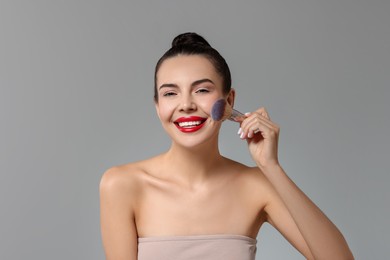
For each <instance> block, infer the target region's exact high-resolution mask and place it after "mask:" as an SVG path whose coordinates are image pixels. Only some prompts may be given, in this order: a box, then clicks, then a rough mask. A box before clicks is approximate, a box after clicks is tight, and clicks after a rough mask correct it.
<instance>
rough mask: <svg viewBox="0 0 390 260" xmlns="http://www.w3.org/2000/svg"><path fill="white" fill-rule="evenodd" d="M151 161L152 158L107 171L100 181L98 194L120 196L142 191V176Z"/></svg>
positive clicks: (114, 167) (145, 173)
mask: <svg viewBox="0 0 390 260" xmlns="http://www.w3.org/2000/svg"><path fill="white" fill-rule="evenodd" d="M153 160H154V158H151V159H148V160H144V161H138V162H133V163H128V164H123V165H118V166H113V167H111V168H109V169H107V170H106V171H105V172H104V173H103V175H102V177H101V180H100V192H105V193H117V194H118V193H120V194H122V195H129V193H131V194H132V195H134V194H138V193H139V192H140V191H141V190H142V183H143V179H144V176H145V175H147V171H148V165H150V163H151V162H152V161H153ZM130 197H132V196H130ZM130 197H129V198H130Z"/></svg>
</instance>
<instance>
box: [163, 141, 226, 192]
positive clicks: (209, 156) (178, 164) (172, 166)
mask: <svg viewBox="0 0 390 260" xmlns="http://www.w3.org/2000/svg"><path fill="white" fill-rule="evenodd" d="M163 156H164V166H165V167H167V168H165V169H166V170H167V171H166V172H169V174H170V175H171V174H172V175H171V177H172V178H174V179H175V180H176V181H178V182H180V183H182V184H184V185H188V186H196V185H197V184H201V183H204V182H206V181H207V180H208V179H210V177H211V176H212V175H213V173H214V172H215V169H216V168H217V166H218V165H220V163H221V161H222V159H223V157H222V156H221V155H220V153H219V149H218V145H217V144H216V145H207V146H206V145H204V146H199V147H191V148H188V147H183V146H180V145H177V144H174V143H173V144H172V146H171V148H170V149H169V150H168V152H167V153H165V154H164V155H163ZM168 169H169V170H168Z"/></svg>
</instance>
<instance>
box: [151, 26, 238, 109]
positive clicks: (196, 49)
mask: <svg viewBox="0 0 390 260" xmlns="http://www.w3.org/2000/svg"><path fill="white" fill-rule="evenodd" d="M178 55H202V56H204V57H206V58H207V59H208V60H209V61H210V62H211V63H212V64H213V65H214V68H215V70H216V71H217V73H218V74H219V75H220V76H221V77H222V84H223V85H222V90H223V93H224V94H228V93H229V92H230V88H231V84H232V80H231V76H230V70H229V66H228V65H227V63H226V61H225V59H224V58H223V57H222V56H221V54H219V52H218V51H217V50H216V49H214V48H213V47H211V46H210V44H209V43H208V42H207V41H206V40H205V39H204V38H203V37H202V36H200V35H199V34H196V33H192V32H188V33H183V34H179V35H178V36H176V37H175V38H174V39H173V41H172V47H171V48H170V49H169V50H168V51H167V52H165V54H164V55H163V56H162V57H161V58H160V59H159V60H158V62H157V64H156V68H155V72H154V100H155V101H156V102H157V101H158V93H157V72H158V70H159V68H160V66H161V64H162V63H163V62H164V61H165V60H166V59H168V58H172V57H175V56H178Z"/></svg>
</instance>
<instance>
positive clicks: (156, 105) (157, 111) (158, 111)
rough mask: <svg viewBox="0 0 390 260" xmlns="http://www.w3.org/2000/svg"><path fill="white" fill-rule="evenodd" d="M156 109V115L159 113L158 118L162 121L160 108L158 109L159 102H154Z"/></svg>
mask: <svg viewBox="0 0 390 260" xmlns="http://www.w3.org/2000/svg"><path fill="white" fill-rule="evenodd" d="M154 107H155V108H156V113H157V116H158V118H159V119H160V120H161V117H160V108H159V107H158V101H156V100H155V101H154Z"/></svg>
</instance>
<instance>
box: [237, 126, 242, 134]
mask: <svg viewBox="0 0 390 260" xmlns="http://www.w3.org/2000/svg"><path fill="white" fill-rule="evenodd" d="M241 133H242V129H241V127H240V129H238V132H237V134H238V135H239V134H241Z"/></svg>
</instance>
